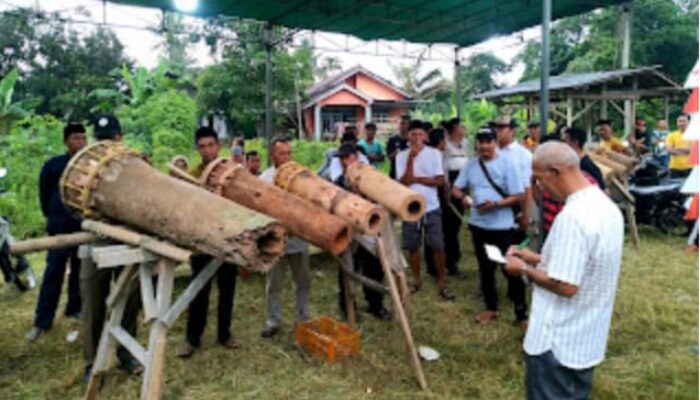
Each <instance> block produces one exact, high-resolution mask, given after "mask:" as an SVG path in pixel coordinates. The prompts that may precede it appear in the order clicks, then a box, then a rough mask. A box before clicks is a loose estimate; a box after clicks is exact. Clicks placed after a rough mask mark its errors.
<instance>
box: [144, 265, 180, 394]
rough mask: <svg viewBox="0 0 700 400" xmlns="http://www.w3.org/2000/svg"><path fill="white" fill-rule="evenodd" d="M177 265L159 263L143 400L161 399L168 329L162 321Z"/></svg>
mask: <svg viewBox="0 0 700 400" xmlns="http://www.w3.org/2000/svg"><path fill="white" fill-rule="evenodd" d="M176 266H177V264H176V263H174V262H173V261H170V260H166V259H162V260H161V261H159V262H158V264H157V268H158V269H159V272H158V288H157V290H156V306H157V308H158V317H159V319H156V320H155V322H153V325H152V326H151V332H150V335H149V338H148V352H147V354H146V365H144V367H145V368H146V370H145V371H144V375H143V385H142V386H141V400H149V399H160V397H161V393H162V388H163V368H164V366H165V347H166V343H167V338H166V334H167V332H168V327H167V326H166V325H165V324H164V323H163V322H162V321H161V320H160V318H161V317H163V316H164V315H165V313H166V312H167V311H168V308H170V302H171V297H172V294H173V283H174V281H175V267H176Z"/></svg>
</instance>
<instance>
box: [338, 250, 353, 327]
mask: <svg viewBox="0 0 700 400" xmlns="http://www.w3.org/2000/svg"><path fill="white" fill-rule="evenodd" d="M342 260H343V264H345V267H346V268H347V269H349V270H351V271H353V270H354V261H353V258H352V253H351V252H350V250H345V251H344V252H343V254H342ZM341 273H342V274H343V286H344V289H345V290H344V292H345V315H346V316H347V317H348V325H350V327H351V328H352V329H355V327H356V326H357V318H356V317H355V293H354V292H353V290H354V287H353V284H352V281H350V277H349V276H348V274H347V273H346V272H345V271H343V272H341Z"/></svg>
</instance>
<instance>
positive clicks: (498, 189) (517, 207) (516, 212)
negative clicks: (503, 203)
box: [479, 158, 523, 218]
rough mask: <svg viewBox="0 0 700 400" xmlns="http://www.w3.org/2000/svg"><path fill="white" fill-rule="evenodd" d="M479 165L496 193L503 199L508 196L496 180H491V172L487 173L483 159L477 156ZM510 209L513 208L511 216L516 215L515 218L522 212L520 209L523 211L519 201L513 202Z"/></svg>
mask: <svg viewBox="0 0 700 400" xmlns="http://www.w3.org/2000/svg"><path fill="white" fill-rule="evenodd" d="M479 167H481V172H483V173H484V176H485V177H486V180H487V181H489V184H491V186H492V187H493V188H494V189H495V190H496V192H498V194H500V195H501V197H503V198H504V199H505V198H506V197H508V196H509V194H508V193H506V191H505V190H503V188H501V187H500V186H498V185H496V182H494V181H493V178H491V174H489V170H488V169H487V168H486V165H484V161H482V160H481V158H479ZM511 209H512V210H513V216H514V217H516V218H517V217H518V215H520V213H522V211H523V210H522V208H521V207H520V203H517V204H515V205H512V206H511Z"/></svg>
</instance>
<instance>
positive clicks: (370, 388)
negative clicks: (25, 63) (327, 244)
mask: <svg viewBox="0 0 700 400" xmlns="http://www.w3.org/2000/svg"><path fill="white" fill-rule="evenodd" d="M641 234H642V241H643V246H642V248H640V249H639V250H636V251H635V250H634V249H633V248H632V247H631V246H630V245H627V247H626V249H625V254H624V262H623V266H622V273H621V278H620V281H619V286H618V292H617V301H616V304H615V312H614V316H613V325H612V331H611V334H610V341H609V345H608V352H607V359H606V361H605V362H604V363H603V364H602V365H601V366H600V367H599V368H598V369H596V372H595V379H594V391H593V395H594V398H597V399H694V398H697V396H698V341H697V340H698V339H697V338H698V268H697V255H696V254H693V255H689V254H685V253H683V252H682V251H681V249H682V247H683V240H682V239H669V238H666V237H663V236H660V235H658V234H656V233H655V232H654V231H652V230H650V229H644V230H642V232H641ZM465 240H466V238H465ZM464 250H465V251H464V257H463V261H462V265H461V268H462V270H463V271H465V272H466V279H463V280H458V281H452V282H451V286H452V288H453V290H454V291H455V292H456V293H457V294H458V298H457V301H455V302H444V301H441V300H439V299H438V296H437V293H436V292H437V289H436V285H434V284H432V283H429V284H427V285H424V289H423V290H422V291H421V292H419V293H418V295H417V296H415V297H414V299H413V300H412V304H413V310H412V313H411V318H412V324H413V329H414V334H415V337H416V341H417V342H418V343H419V344H425V345H428V346H431V347H433V348H435V349H437V350H438V351H439V352H440V354H441V359H440V360H438V361H435V362H432V363H426V364H425V370H426V374H427V377H428V381H429V384H430V390H429V391H425V392H420V391H418V389H417V385H416V383H415V380H414V376H413V371H412V369H411V368H410V364H409V363H408V358H407V355H406V352H405V347H404V342H403V339H402V336H401V332H400V330H399V329H398V327H397V326H396V324H395V323H393V322H391V321H390V322H380V321H377V320H375V319H373V318H372V317H370V316H369V315H367V314H364V313H363V314H362V320H361V321H360V327H361V330H362V345H363V349H362V354H361V355H360V356H358V357H355V358H352V359H348V360H345V361H342V362H339V363H335V364H327V363H324V362H322V361H319V360H317V359H315V358H312V357H310V356H308V355H305V354H302V353H301V352H300V351H299V350H298V349H297V348H296V346H295V345H294V341H293V336H292V329H291V322H292V321H290V320H289V319H288V320H287V324H286V325H285V329H284V330H283V332H282V334H280V335H278V336H276V337H275V338H273V339H272V340H265V339H261V338H260V337H259V331H260V328H261V327H262V325H263V322H264V277H262V276H253V277H251V278H250V279H248V280H245V281H241V280H239V282H238V292H237V294H236V305H235V310H234V313H235V315H234V331H235V334H236V336H237V337H238V338H239V340H240V341H241V342H242V343H243V347H242V348H241V349H240V350H237V351H235V352H227V351H224V350H222V349H221V348H220V347H218V346H216V345H215V344H214V331H215V329H214V328H215V325H214V323H215V309H214V307H213V305H212V306H210V313H209V315H210V319H209V328H208V330H207V332H206V333H205V337H204V345H203V348H202V349H201V350H200V351H199V352H198V353H196V354H195V355H194V357H193V358H192V359H190V360H187V361H182V360H180V359H178V358H177V357H175V353H176V351H177V348H178V347H179V345H180V342H181V341H182V338H183V329H184V318H182V319H181V320H180V321H178V323H177V325H176V327H175V329H173V330H172V331H171V332H170V334H169V339H170V342H169V347H168V356H167V364H166V389H165V395H164V398H165V399H198V400H199V399H233V398H236V399H360V398H362V399H364V398H376V399H520V398H523V393H524V387H523V370H524V367H523V362H522V352H521V341H522V334H521V333H520V331H519V330H518V329H517V328H516V327H515V326H513V324H512V314H511V312H510V307H509V305H508V304H507V303H506V298H505V288H504V285H503V279H499V285H500V292H501V306H502V307H501V308H502V310H503V311H502V312H501V318H500V320H499V321H498V322H497V323H495V324H492V325H490V326H485V327H482V326H477V325H475V324H474V323H473V322H472V317H473V315H474V313H475V312H477V311H478V310H479V309H480V304H481V303H480V301H479V299H480V297H479V295H478V292H477V273H476V264H475V260H474V255H473V253H472V249H471V246H470V245H466V246H465V249H464ZM42 257H43V255H36V256H33V257H32V261H33V265H34V266H35V268H36V270H37V273H38V274H39V276H40V274H41V272H40V271H41V269H42V268H43V259H42ZM312 269H313V271H314V275H313V276H314V277H313V283H312V284H313V288H312V304H313V311H314V313H315V314H317V315H320V314H326V315H331V316H337V314H338V313H337V306H336V304H337V294H336V273H337V272H336V268H335V267H334V266H333V262H332V261H331V260H330V259H328V258H326V257H324V256H316V257H314V258H312ZM187 274H188V271H187V270H182V271H181V273H180V276H179V277H178V280H177V281H176V285H177V288H176V290H177V291H181V290H183V289H184V287H185V285H186V284H187ZM291 287H292V284H291V279H290V284H289V290H287V291H286V292H285V299H286V300H287V308H286V310H285V312H286V315H287V316H288V317H289V316H292V315H293V313H292V307H291V306H292V290H291ZM36 295H37V292H36V290H35V291H32V292H29V293H26V294H23V295H19V294H17V292H15V291H14V290H12V289H11V288H8V287H4V288H3V290H2V291H1V292H0V301H1V302H2V306H3V307H2V310H0V324H1V326H2V327H3V331H2V334H0V399H3V400H11V399H76V398H79V397H80V396H81V394H82V391H83V388H84V386H83V382H82V371H83V363H82V357H81V354H82V353H81V343H80V341H77V342H75V343H67V342H66V339H65V336H66V334H67V333H68V332H69V331H70V330H72V329H73V327H74V326H75V324H74V323H73V322H71V321H69V320H67V319H65V318H63V317H59V318H57V321H56V324H55V326H54V328H53V329H52V330H51V331H49V332H48V333H47V334H46V335H44V336H43V337H42V338H41V339H40V340H39V341H37V342H36V343H34V344H28V343H27V342H26V341H25V340H24V334H25V332H26V331H27V329H29V327H30V326H31V323H32V317H33V309H34V306H35V302H36ZM214 298H216V296H214ZM63 301H64V300H62V304H63ZM359 302H360V307H363V305H364V303H363V300H360V301H359ZM387 304H388V302H387ZM59 310H60V309H59ZM140 336H141V341H142V342H145V340H144V337H145V336H144V330H141V332H140ZM140 383H141V381H140V379H135V378H131V377H128V376H126V375H124V374H123V373H121V372H119V371H117V370H114V371H113V372H111V373H110V374H109V375H108V376H107V379H106V383H105V387H104V389H103V391H102V398H103V399H133V398H137V397H138V394H139V387H140Z"/></svg>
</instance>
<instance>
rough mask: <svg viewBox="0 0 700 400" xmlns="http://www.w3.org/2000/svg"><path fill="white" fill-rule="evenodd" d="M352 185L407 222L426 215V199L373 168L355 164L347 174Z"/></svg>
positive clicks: (349, 168)
mask: <svg viewBox="0 0 700 400" xmlns="http://www.w3.org/2000/svg"><path fill="white" fill-rule="evenodd" d="M345 177H346V179H347V180H348V183H350V185H352V186H355V187H357V189H358V190H359V191H360V193H362V194H363V195H364V196H366V197H367V198H369V199H370V200H372V201H375V202H377V203H379V204H381V205H382V206H384V207H385V208H386V209H388V210H389V211H391V212H392V213H394V214H396V215H397V216H398V217H399V218H400V219H402V220H403V221H407V222H416V221H418V220H419V219H421V218H422V217H423V214H424V213H425V208H426V204H425V199H424V198H423V196H421V195H420V194H418V193H416V192H414V191H413V190H411V189H409V188H407V187H406V186H404V185H401V184H399V183H398V182H396V181H394V180H393V179H390V178H389V177H387V176H386V175H384V174H382V173H381V172H379V171H377V170H376V169H374V168H373V167H372V166H370V165H367V164H363V163H355V164H353V165H351V166H350V167H348V170H347V173H346V174H345Z"/></svg>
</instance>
